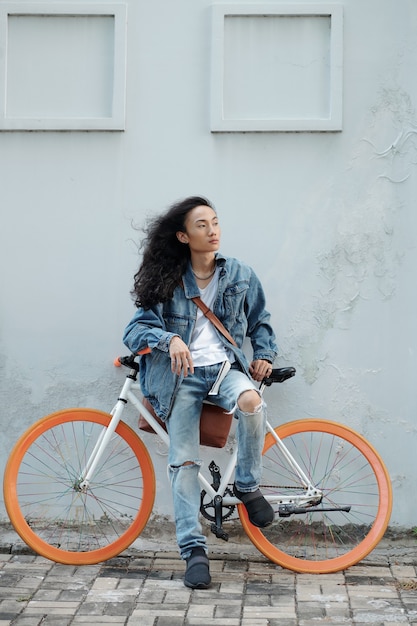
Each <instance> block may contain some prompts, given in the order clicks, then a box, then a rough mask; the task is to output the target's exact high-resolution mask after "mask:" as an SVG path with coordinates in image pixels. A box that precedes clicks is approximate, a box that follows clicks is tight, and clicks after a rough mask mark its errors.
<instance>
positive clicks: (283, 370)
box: [262, 367, 296, 387]
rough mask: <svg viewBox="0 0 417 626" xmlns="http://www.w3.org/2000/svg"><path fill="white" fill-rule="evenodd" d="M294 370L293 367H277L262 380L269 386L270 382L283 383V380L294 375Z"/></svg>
mask: <svg viewBox="0 0 417 626" xmlns="http://www.w3.org/2000/svg"><path fill="white" fill-rule="evenodd" d="M295 372H296V369H295V367H277V368H275V369H273V370H272V373H271V375H270V376H267V378H264V379H263V381H262V382H263V384H264V385H266V386H267V387H270V386H271V385H272V383H283V382H284V380H287V379H288V378H292V377H293V376H295Z"/></svg>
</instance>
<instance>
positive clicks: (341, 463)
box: [238, 419, 392, 574]
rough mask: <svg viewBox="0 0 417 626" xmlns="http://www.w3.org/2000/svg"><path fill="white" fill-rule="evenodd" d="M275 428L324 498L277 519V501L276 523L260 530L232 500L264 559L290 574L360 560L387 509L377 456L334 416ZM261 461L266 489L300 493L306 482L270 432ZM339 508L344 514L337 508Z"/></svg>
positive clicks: (387, 488) (380, 531)
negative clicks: (335, 420)
mask: <svg viewBox="0 0 417 626" xmlns="http://www.w3.org/2000/svg"><path fill="white" fill-rule="evenodd" d="M275 432H276V434H277V435H278V436H279V438H280V439H281V440H282V441H283V443H284V444H285V446H286V447H287V449H288V450H289V451H290V452H291V454H292V455H293V457H294V459H295V460H296V462H297V463H298V465H299V466H300V467H301V468H302V469H303V471H304V472H305V474H306V475H307V476H309V477H310V479H311V482H312V484H313V485H314V486H315V487H317V488H318V489H320V490H321V491H322V493H323V498H322V501H321V502H320V503H319V504H318V505H316V506H315V507H313V508H311V510H308V509H306V510H305V511H304V512H302V513H297V514H291V515H289V516H288V517H279V503H277V504H275V505H274V508H275V511H276V521H275V523H274V524H273V525H272V526H270V527H268V528H265V529H260V528H256V527H255V526H253V525H252V524H251V523H250V522H249V519H248V516H247V513H246V509H245V507H244V506H243V505H241V504H240V505H238V511H239V516H240V519H241V522H242V525H243V528H244V530H245V532H246V533H247V535H248V537H249V538H250V540H251V541H252V543H253V544H254V545H255V546H256V547H257V548H258V550H259V551H260V552H262V554H264V555H265V556H266V557H267V558H268V559H270V560H271V561H273V562H274V563H277V564H278V565H281V566H282V567H285V568H287V569H290V570H293V571H296V572H305V573H315V574H324V573H330V572H337V571H340V570H343V569H346V568H348V567H350V566H351V565H354V564H355V563H358V562H359V561H361V560H362V559H363V558H364V557H365V556H366V555H367V554H369V553H370V552H371V551H372V550H373V549H374V548H375V546H376V545H377V544H378V543H379V541H380V540H381V539H382V537H383V535H384V533H385V531H386V529H387V526H388V522H389V519H390V515H391V509H392V490H391V482H390V479H389V475H388V472H387V470H386V468H385V465H384V463H383V461H382V460H381V458H380V456H379V455H378V453H377V452H376V451H375V449H374V448H373V447H372V446H371V445H370V444H369V443H368V442H367V441H366V440H365V439H364V437H362V436H361V435H359V434H358V433H356V432H355V431H353V430H352V429H350V428H348V427H347V426H343V425H341V424H338V423H336V422H331V421H327V420H321V419H308V420H299V421H294V422H289V423H288V424H283V425H282V426H278V427H277V428H276V429H275ZM263 463H264V475H263V484H262V485H261V489H262V491H263V493H264V494H265V495H274V494H277V493H280V494H285V495H287V496H292V495H294V496H295V495H297V494H303V491H305V487H304V486H303V485H302V484H301V482H300V480H299V478H298V475H297V474H296V472H295V471H294V469H293V468H292V467H290V466H289V465H288V462H287V461H286V460H285V459H284V458H283V455H282V452H281V450H280V448H279V446H278V445H277V443H276V440H275V439H274V437H273V436H272V435H271V434H270V433H268V435H267V437H266V439H265V446H264V450H263ZM345 506H350V507H351V508H350V511H349V512H347V511H341V510H340V509H341V507H345ZM313 509H314V510H313ZM331 509H333V510H331ZM334 509H336V510H334ZM282 512H283V510H282V508H281V513H282Z"/></svg>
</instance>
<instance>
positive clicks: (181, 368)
mask: <svg viewBox="0 0 417 626" xmlns="http://www.w3.org/2000/svg"><path fill="white" fill-rule="evenodd" d="M169 355H170V357H171V371H172V372H174V374H177V375H178V376H179V375H180V374H181V372H183V374H184V377H186V376H188V374H194V365H193V360H192V358H191V354H190V351H189V349H188V346H187V344H186V343H184V342H183V340H182V339H181V338H180V337H173V338H172V339H171V342H170V344H169Z"/></svg>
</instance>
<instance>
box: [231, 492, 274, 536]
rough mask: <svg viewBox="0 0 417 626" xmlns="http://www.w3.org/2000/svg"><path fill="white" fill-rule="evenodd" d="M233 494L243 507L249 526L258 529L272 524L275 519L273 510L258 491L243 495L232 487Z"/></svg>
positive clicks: (243, 493)
mask: <svg viewBox="0 0 417 626" xmlns="http://www.w3.org/2000/svg"><path fill="white" fill-rule="evenodd" d="M233 493H234V494H235V496H236V498H239V500H241V501H242V502H243V504H244V505H245V508H246V510H247V512H248V516H249V521H250V522H251V524H253V525H254V526H257V527H258V528H266V527H267V526H270V525H271V524H272V522H273V521H274V519H275V513H274V509H273V508H272V506H271V505H270V504H269V502H268V501H267V500H265V498H264V497H263V495H262V493H261V490H260V489H257V490H256V491H250V492H249V493H245V492H243V491H239V489H238V488H237V487H236V485H233Z"/></svg>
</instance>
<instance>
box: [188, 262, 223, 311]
mask: <svg viewBox="0 0 417 626" xmlns="http://www.w3.org/2000/svg"><path fill="white" fill-rule="evenodd" d="M225 263H226V257H224V256H223V255H222V254H220V253H217V254H216V265H217V266H218V267H224V265H225ZM183 287H184V294H185V297H186V298H187V299H189V300H191V299H192V298H197V297H198V296H199V295H200V291H199V289H198V286H197V283H196V281H195V278H194V274H193V271H192V269H191V261H190V262H189V263H188V266H187V269H186V270H185V273H184V275H183Z"/></svg>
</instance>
